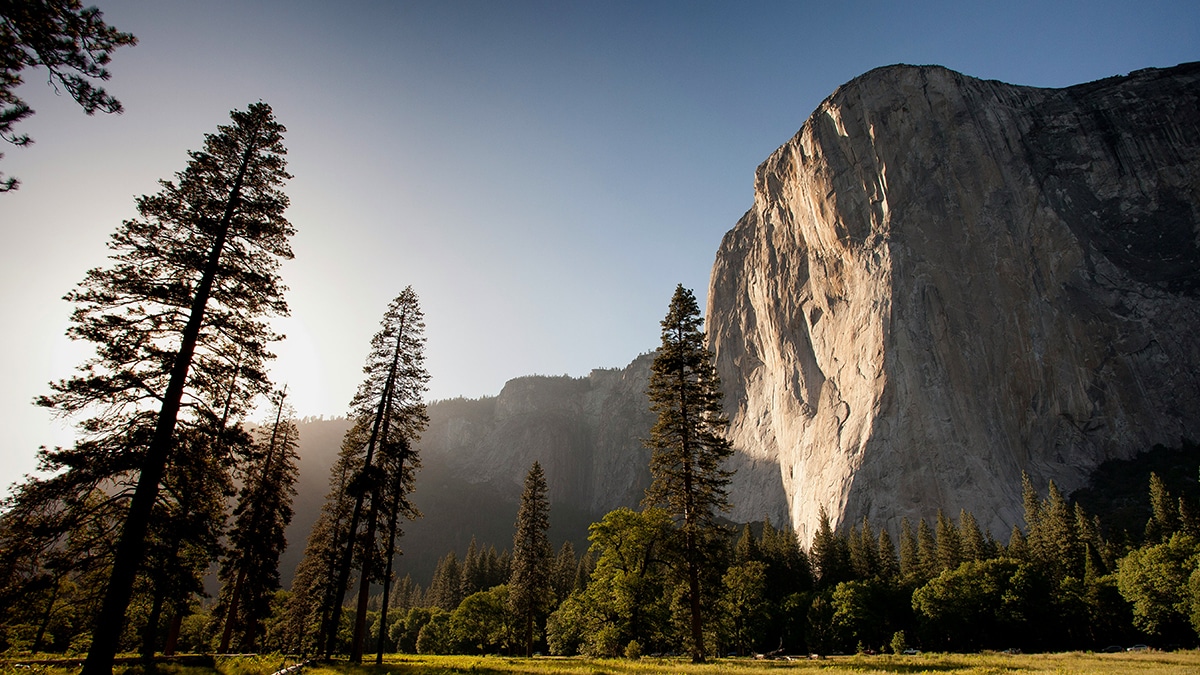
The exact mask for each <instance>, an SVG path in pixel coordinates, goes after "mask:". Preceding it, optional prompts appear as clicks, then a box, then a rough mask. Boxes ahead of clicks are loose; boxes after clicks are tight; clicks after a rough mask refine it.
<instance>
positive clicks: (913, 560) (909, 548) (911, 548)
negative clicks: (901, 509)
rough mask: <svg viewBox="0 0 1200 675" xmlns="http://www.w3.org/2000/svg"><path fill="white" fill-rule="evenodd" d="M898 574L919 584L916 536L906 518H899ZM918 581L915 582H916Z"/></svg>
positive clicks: (907, 580) (909, 581) (919, 566)
mask: <svg viewBox="0 0 1200 675" xmlns="http://www.w3.org/2000/svg"><path fill="white" fill-rule="evenodd" d="M900 576H902V577H904V579H905V581H906V582H907V583H910V584H915V585H920V584H923V583H925V582H924V581H920V579H919V578H920V576H921V561H920V556H919V554H918V553H917V537H916V535H915V534H913V529H912V523H910V522H909V520H908V518H901V519H900ZM918 581H919V583H916V582H918Z"/></svg>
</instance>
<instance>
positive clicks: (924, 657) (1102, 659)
mask: <svg viewBox="0 0 1200 675" xmlns="http://www.w3.org/2000/svg"><path fill="white" fill-rule="evenodd" d="M247 661H249V662H239V660H237V659H220V660H219V661H218V662H217V666H216V667H215V668H212V667H208V668H205V667H196V666H179V665H163V666H160V667H159V670H158V673H159V675H270V673H271V672H272V671H273V670H274V669H275V668H276V667H277V666H268V663H276V664H280V665H283V664H282V663H280V661H281V659H280V657H269V658H268V657H259V658H257V659H248V660H247ZM72 666H74V664H72V665H71V666H68V665H66V664H63V665H52V664H49V663H45V662H43V663H40V664H36V665H32V666H30V665H25V664H21V663H20V662H19V661H9V662H4V661H0V675H72V674H73V673H78V672H79V668H78V666H74V667H72ZM817 671H820V672H853V673H858V674H860V675H884V674H888V675H891V674H908V673H914V674H915V673H938V674H942V673H945V674H947V675H998V674H1000V673H1021V675H1043V674H1044V675H1064V674H1066V675H1072V674H1076V673H1078V674H1079V675H1084V674H1087V675H1091V674H1099V675H1105V674H1111V675H1124V674H1126V673H1136V674H1139V675H1141V674H1144V675H1176V674H1178V675H1184V674H1185V673H1186V674H1195V673H1200V651H1194V650H1193V651H1177V652H1137V653H1118V654H1094V653H1083V652H1067V653H1058V654H1001V653H990V652H989V653H983V654H917V655H914V656H893V655H880V656H833V657H828V658H825V659H818V660H795V661H756V660H754V659H749V658H727V659H717V660H714V661H712V662H710V663H707V664H704V665H693V664H692V663H690V662H688V661H687V660H684V659H656V658H643V659H640V660H636V661H633V660H628V659H584V658H578V657H536V658H532V659H526V658H513V657H504V656H416V655H407V654H394V655H390V656H388V657H387V658H385V660H384V664H383V665H382V666H375V665H364V666H352V665H349V664H346V663H339V662H333V663H325V664H314V665H312V666H309V667H306V668H304V669H303V671H302V672H303V675H451V674H457V673H477V674H481V675H505V674H508V673H529V674H532V675H652V674H657V673H663V674H667V673H671V674H676V673H683V674H695V675H706V674H717V673H733V674H734V675H759V674H770V675H784V674H785V673H788V672H817ZM115 672H116V673H117V674H118V675H140V673H141V670H140V668H138V667H136V666H131V667H128V668H123V667H121V666H118V667H117V668H116V669H115Z"/></svg>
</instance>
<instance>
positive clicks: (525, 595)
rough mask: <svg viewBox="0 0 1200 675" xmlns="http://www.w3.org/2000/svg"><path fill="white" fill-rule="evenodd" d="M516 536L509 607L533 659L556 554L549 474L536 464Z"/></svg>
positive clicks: (524, 494) (527, 478)
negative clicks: (551, 534)
mask: <svg viewBox="0 0 1200 675" xmlns="http://www.w3.org/2000/svg"><path fill="white" fill-rule="evenodd" d="M516 528H517V531H516V534H514V535H513V553H512V576H511V577H510V578H509V581H508V606H509V610H510V611H511V612H512V615H513V621H514V623H515V625H516V626H517V627H518V628H519V630H520V631H521V632H520V635H519V640H520V642H521V644H523V645H524V647H525V655H526V656H533V633H534V624H535V623H536V622H537V621H538V619H539V618H540V615H541V614H543V613H544V612H545V611H546V603H547V602H548V601H549V599H550V591H551V589H550V573H551V565H552V561H553V555H554V553H553V551H552V550H551V548H550V539H549V537H548V535H547V532H548V531H549V530H550V503H549V501H547V499H546V475H545V473H543V472H542V465H541V464H539V463H537V462H534V463H533V466H532V467H530V468H529V473H528V474H527V475H526V476H525V490H524V491H523V492H522V493H521V506H520V509H519V510H518V511H517V523H516Z"/></svg>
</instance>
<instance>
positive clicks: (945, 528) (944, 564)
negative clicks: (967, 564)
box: [937, 509, 963, 572]
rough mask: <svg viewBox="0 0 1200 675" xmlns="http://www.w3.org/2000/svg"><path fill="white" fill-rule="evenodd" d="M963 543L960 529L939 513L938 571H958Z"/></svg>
mask: <svg viewBox="0 0 1200 675" xmlns="http://www.w3.org/2000/svg"><path fill="white" fill-rule="evenodd" d="M962 559H963V558H962V541H961V540H960V539H959V536H958V528H957V527H955V526H954V522H953V521H951V520H950V519H949V518H947V517H946V515H945V514H944V513H942V510H941V509H938V512H937V570H938V572H943V571H945V570H953V569H957V568H958V566H959V564H960V563H961V562H962Z"/></svg>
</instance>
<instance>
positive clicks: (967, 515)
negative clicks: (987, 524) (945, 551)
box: [958, 509, 990, 561]
mask: <svg viewBox="0 0 1200 675" xmlns="http://www.w3.org/2000/svg"><path fill="white" fill-rule="evenodd" d="M958 538H959V542H960V543H961V545H962V557H963V560H968V561H969V560H984V559H986V558H989V557H990V555H989V552H988V545H987V541H986V540H985V539H984V536H983V533H982V532H980V531H979V523H978V522H977V521H976V520H975V516H974V515H972V514H971V512H970V511H967V510H965V509H963V510H962V511H960V512H959V514H958Z"/></svg>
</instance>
